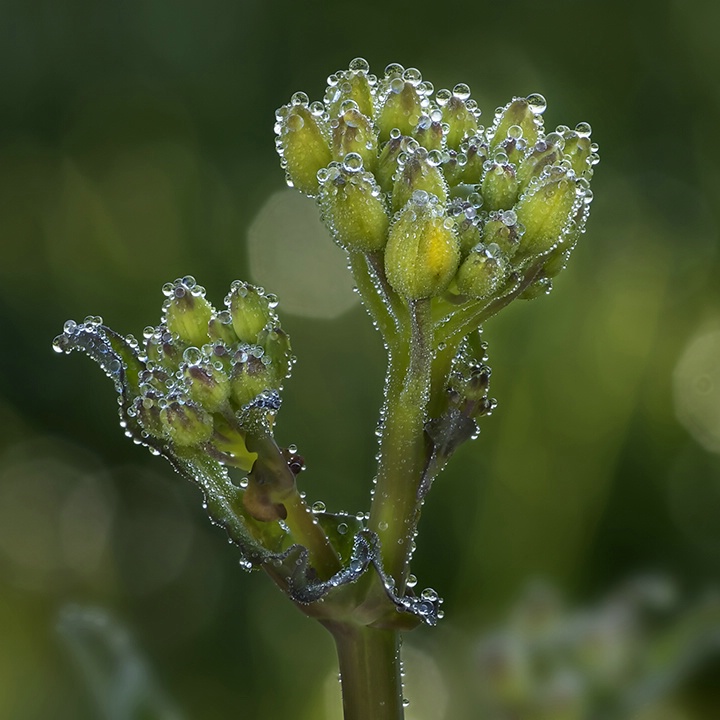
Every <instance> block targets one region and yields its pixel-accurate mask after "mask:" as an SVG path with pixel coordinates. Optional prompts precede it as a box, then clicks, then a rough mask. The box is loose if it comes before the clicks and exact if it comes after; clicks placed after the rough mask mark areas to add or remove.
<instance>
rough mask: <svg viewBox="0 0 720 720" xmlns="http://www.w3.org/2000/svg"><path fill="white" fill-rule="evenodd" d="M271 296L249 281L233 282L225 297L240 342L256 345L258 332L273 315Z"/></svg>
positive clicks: (272, 299)
mask: <svg viewBox="0 0 720 720" xmlns="http://www.w3.org/2000/svg"><path fill="white" fill-rule="evenodd" d="M273 301H274V296H273V297H272V298H271V297H269V296H267V295H265V294H264V293H263V292H262V291H261V290H260V288H257V287H255V286H253V285H250V284H249V283H245V282H241V281H240V280H236V281H235V282H233V284H232V286H231V290H230V294H229V295H228V296H227V298H225V304H226V305H227V306H228V309H229V310H230V316H231V318H232V326H233V330H234V331H235V334H236V335H237V337H238V339H239V340H240V342H244V343H248V344H250V345H254V344H255V343H256V342H257V337H258V333H259V332H260V331H261V330H262V329H263V328H264V327H265V325H267V324H268V322H269V321H270V319H271V318H272V317H273V313H272V310H271V304H272V303H273Z"/></svg>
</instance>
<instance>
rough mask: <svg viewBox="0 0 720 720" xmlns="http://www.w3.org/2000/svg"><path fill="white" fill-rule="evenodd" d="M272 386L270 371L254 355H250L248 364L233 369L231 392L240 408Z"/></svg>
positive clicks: (241, 364)
mask: <svg viewBox="0 0 720 720" xmlns="http://www.w3.org/2000/svg"><path fill="white" fill-rule="evenodd" d="M272 386H273V381H272V377H271V375H270V370H269V369H268V367H267V366H266V365H265V364H264V363H263V362H262V360H260V359H259V358H257V357H255V356H254V355H250V356H249V357H248V359H247V361H246V362H242V363H237V364H236V365H235V367H234V368H233V373H232V377H231V378H230V392H231V394H232V399H233V400H234V401H235V402H236V403H237V405H238V406H239V407H243V406H245V405H248V404H249V403H251V402H252V401H253V400H255V398H256V397H257V396H258V395H260V393H263V392H265V390H267V389H268V388H270V387H272Z"/></svg>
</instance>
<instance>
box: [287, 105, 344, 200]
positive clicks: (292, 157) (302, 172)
mask: <svg viewBox="0 0 720 720" xmlns="http://www.w3.org/2000/svg"><path fill="white" fill-rule="evenodd" d="M285 107H286V108H287V111H286V112H285V114H284V117H283V118H282V120H281V121H280V123H279V135H280V137H279V142H280V148H281V154H282V157H283V159H284V161H285V163H286V166H285V169H286V170H287V173H288V175H289V176H290V179H291V180H292V183H293V185H294V186H295V187H296V188H297V189H298V190H300V191H301V192H304V193H305V194H306V195H314V194H315V193H316V192H317V188H318V181H317V172H318V170H320V168H324V167H326V166H327V165H328V163H329V162H330V161H331V160H332V155H331V153H330V146H329V144H328V141H327V139H326V137H325V134H324V132H323V130H322V129H321V127H320V125H319V124H318V120H317V118H316V117H315V116H314V115H313V114H312V113H311V112H310V110H309V109H308V108H307V107H306V106H305V105H302V104H297V105H287V106H285Z"/></svg>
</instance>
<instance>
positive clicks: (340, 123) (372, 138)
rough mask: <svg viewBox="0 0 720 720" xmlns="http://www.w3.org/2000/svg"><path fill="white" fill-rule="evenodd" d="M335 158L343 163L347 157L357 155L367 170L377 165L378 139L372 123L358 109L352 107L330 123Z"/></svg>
mask: <svg viewBox="0 0 720 720" xmlns="http://www.w3.org/2000/svg"><path fill="white" fill-rule="evenodd" d="M330 127H331V132H332V153H333V158H334V159H335V160H337V161H338V162H342V160H343V159H344V158H345V156H346V155H348V154H349V153H355V154H357V155H359V156H360V157H361V158H362V161H363V166H364V168H365V169H366V170H369V171H371V172H372V171H373V170H374V169H375V165H377V137H376V135H375V130H374V128H373V125H372V121H371V120H370V118H368V117H367V116H365V115H363V114H362V113H361V112H360V111H359V110H358V109H357V107H350V108H348V109H347V110H346V111H345V112H344V113H342V114H341V115H340V116H339V117H337V118H335V119H334V120H332V122H331V123H330Z"/></svg>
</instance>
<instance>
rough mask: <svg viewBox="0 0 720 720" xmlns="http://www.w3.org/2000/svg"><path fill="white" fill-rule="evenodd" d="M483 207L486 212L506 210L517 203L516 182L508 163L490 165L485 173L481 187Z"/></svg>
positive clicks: (513, 171) (513, 170) (512, 169)
mask: <svg viewBox="0 0 720 720" xmlns="http://www.w3.org/2000/svg"><path fill="white" fill-rule="evenodd" d="M481 194H482V196H483V200H484V205H483V207H485V208H487V209H488V210H507V209H509V208H511V207H512V206H513V205H514V204H515V202H516V201H517V196H518V180H517V177H516V176H515V169H514V168H513V166H512V165H510V164H509V163H497V162H495V163H492V165H491V166H490V168H488V170H486V171H485V177H484V178H483V181H482V185H481Z"/></svg>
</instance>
